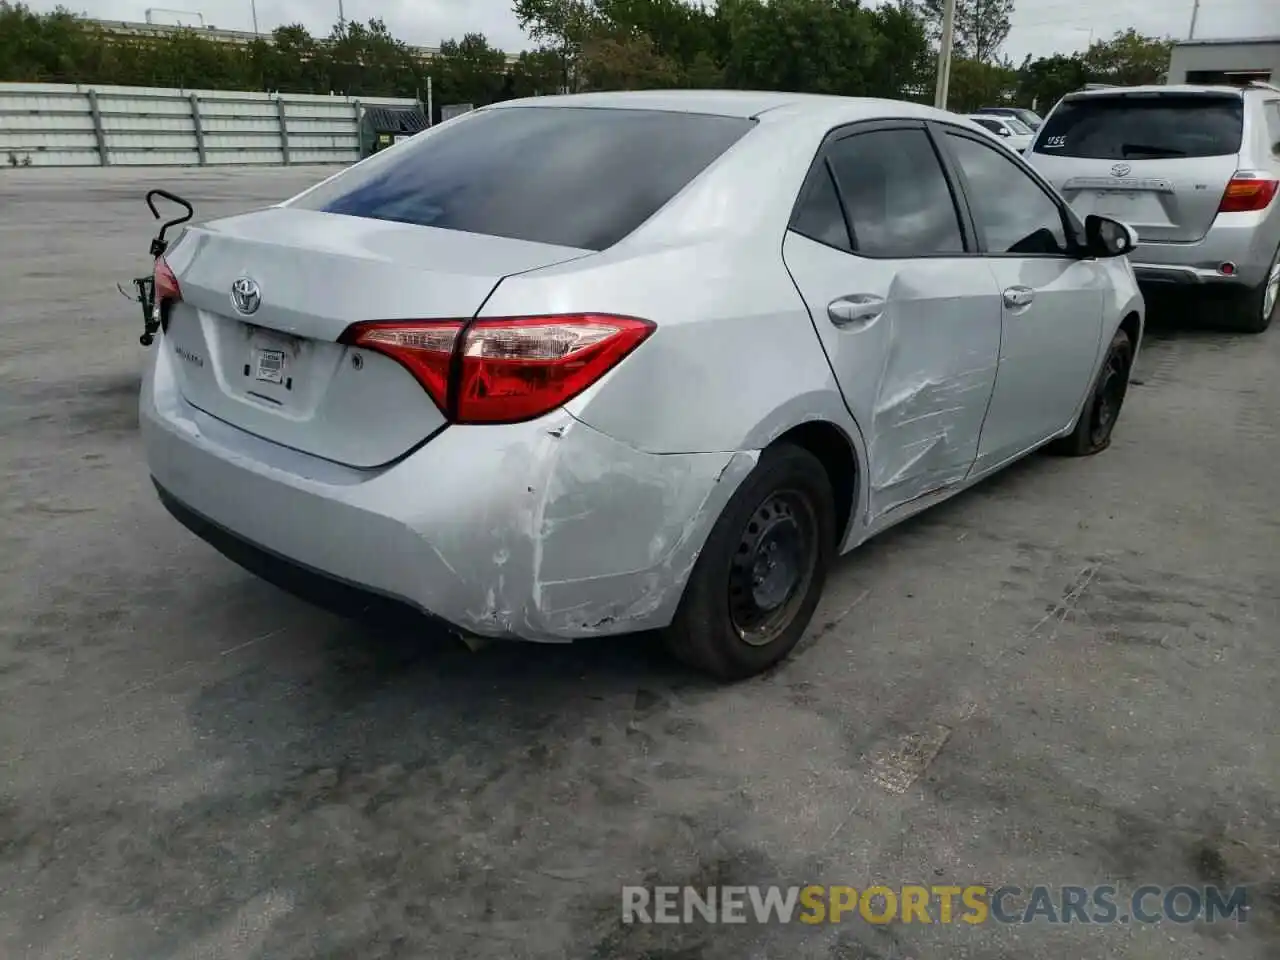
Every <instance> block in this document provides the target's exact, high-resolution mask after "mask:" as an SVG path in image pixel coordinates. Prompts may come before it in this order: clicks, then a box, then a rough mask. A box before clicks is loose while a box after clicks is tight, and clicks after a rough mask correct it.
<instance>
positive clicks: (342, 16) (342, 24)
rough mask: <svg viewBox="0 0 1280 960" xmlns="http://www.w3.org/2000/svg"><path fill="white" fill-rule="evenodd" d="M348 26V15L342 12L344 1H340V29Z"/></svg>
mask: <svg viewBox="0 0 1280 960" xmlns="http://www.w3.org/2000/svg"><path fill="white" fill-rule="evenodd" d="M346 25H347V17H346V14H344V13H343V12H342V0H338V27H339V29H341V28H342V27H345V26H346Z"/></svg>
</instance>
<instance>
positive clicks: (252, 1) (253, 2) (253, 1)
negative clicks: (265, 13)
mask: <svg viewBox="0 0 1280 960" xmlns="http://www.w3.org/2000/svg"><path fill="white" fill-rule="evenodd" d="M249 9H250V10H252V11H253V35H254V36H255V37H256V36H257V35H258V0H249Z"/></svg>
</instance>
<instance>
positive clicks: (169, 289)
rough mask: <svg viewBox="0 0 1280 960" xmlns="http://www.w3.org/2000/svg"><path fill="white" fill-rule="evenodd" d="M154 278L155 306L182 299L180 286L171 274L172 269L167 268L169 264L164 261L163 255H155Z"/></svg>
mask: <svg viewBox="0 0 1280 960" xmlns="http://www.w3.org/2000/svg"><path fill="white" fill-rule="evenodd" d="M155 280H156V290H155V294H156V304H157V306H158V305H159V304H162V303H168V302H171V301H174V300H181V299H182V288H181V287H180V286H178V278H177V277H175V276H174V275H173V271H172V270H171V269H169V264H167V263H165V261H164V257H156V269H155Z"/></svg>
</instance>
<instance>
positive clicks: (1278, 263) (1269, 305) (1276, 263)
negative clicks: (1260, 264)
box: [1262, 250, 1280, 320]
mask: <svg viewBox="0 0 1280 960" xmlns="http://www.w3.org/2000/svg"><path fill="white" fill-rule="evenodd" d="M1277 300H1280V250H1277V251H1276V258H1275V260H1273V261H1272V263H1271V272H1270V273H1268V274H1267V289H1266V290H1265V291H1264V292H1263V294H1262V319H1263V320H1266V319H1267V318H1269V317H1270V316H1271V314H1272V313H1274V312H1275V309H1276V301H1277Z"/></svg>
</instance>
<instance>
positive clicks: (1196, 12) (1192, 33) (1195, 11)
mask: <svg viewBox="0 0 1280 960" xmlns="http://www.w3.org/2000/svg"><path fill="white" fill-rule="evenodd" d="M1199 17H1200V0H1195V3H1193V4H1192V6H1191V29H1190V30H1188V31H1187V39H1188V40H1194V39H1195V38H1196V20H1197V19H1199Z"/></svg>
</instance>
